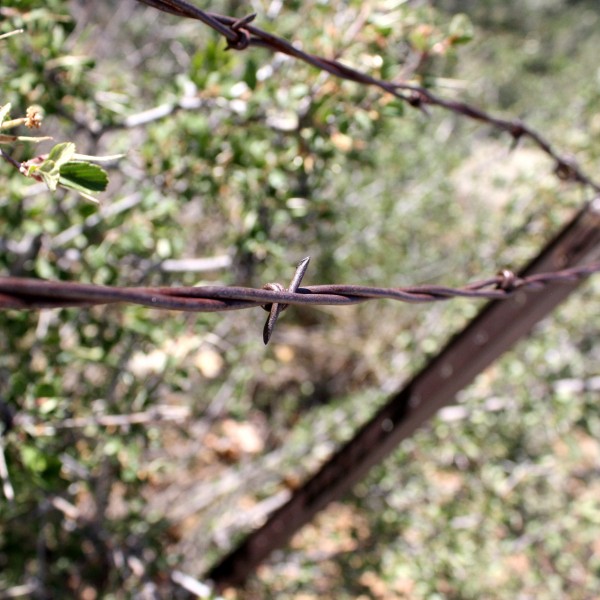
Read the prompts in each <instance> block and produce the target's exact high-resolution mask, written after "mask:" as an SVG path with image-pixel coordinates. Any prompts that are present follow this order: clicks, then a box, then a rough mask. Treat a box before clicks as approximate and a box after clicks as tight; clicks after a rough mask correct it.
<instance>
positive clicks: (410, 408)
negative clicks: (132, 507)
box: [207, 197, 600, 589]
mask: <svg viewBox="0 0 600 600" xmlns="http://www.w3.org/2000/svg"><path fill="white" fill-rule="evenodd" d="M599 258H600V197H598V198H596V199H595V200H593V201H592V202H590V203H589V204H587V205H586V206H585V207H584V208H583V209H582V210H581V211H580V212H579V213H578V214H577V215H576V216H575V217H574V218H573V220H572V221H571V222H570V223H568V224H567V225H566V226H565V227H564V228H563V229H562V230H561V231H560V232H559V233H558V234H557V235H556V236H555V238H554V239H553V240H552V241H551V242H549V243H548V244H547V245H546V246H545V247H544V248H543V249H542V250H541V251H540V253H539V254H538V256H537V257H536V258H535V259H533V260H532V261H531V262H530V263H529V265H527V266H526V267H525V268H524V269H523V270H522V271H521V273H519V275H520V276H529V275H534V274H536V273H540V272H544V271H553V270H559V269H564V268H568V267H575V266H580V265H585V264H589V263H591V262H594V261H595V260H598V259H599ZM579 283H580V282H579V281H576V280H574V281H572V282H565V283H560V284H556V285H552V286H548V287H546V288H543V289H540V290H532V289H521V290H519V291H517V293H516V294H515V295H514V296H513V297H512V298H509V299H506V300H502V301H492V302H490V303H488V304H487V305H486V306H485V307H484V308H483V309H482V310H481V312H480V313H479V314H478V315H477V316H476V317H475V318H474V319H473V320H472V321H470V322H469V323H468V324H467V325H466V327H465V328H464V329H463V330H462V331H461V332H459V333H458V334H457V335H455V336H454V337H453V338H452V339H451V340H450V341H449V342H448V343H447V344H446V346H445V347H444V348H443V349H442V350H441V351H440V352H439V354H438V355H437V356H435V357H434V358H433V359H432V360H431V361H430V362H429V363H428V364H427V365H426V366H425V367H424V368H423V369H422V370H421V371H420V372H419V373H417V375H415V377H414V378H413V379H412V380H411V381H410V382H409V383H408V384H407V385H406V387H404V388H403V389H402V390H400V391H399V392H397V393H396V394H395V395H393V396H392V397H391V398H390V399H389V401H388V402H387V403H386V404H385V405H384V406H383V407H382V408H381V409H380V410H379V411H378V412H377V413H376V414H375V416H374V417H372V418H371V420H370V421H368V422H367V423H366V424H365V425H363V426H362V427H361V428H360V429H359V430H358V431H357V433H356V434H355V435H354V437H353V438H352V439H351V440H350V441H349V442H347V443H346V444H345V445H343V446H342V447H341V448H340V449H339V450H338V451H337V452H336V453H335V454H333V455H332V456H331V458H330V459H329V460H328V461H327V462H326V463H325V464H324V465H323V466H322V467H321V468H320V469H319V470H318V471H317V472H316V473H315V474H314V475H313V476H312V477H311V478H310V479H308V481H306V483H304V485H303V486H302V487H300V488H299V489H297V490H296V491H295V492H294V494H293V495H292V497H291V498H290V499H289V500H288V502H287V503H286V504H284V505H283V506H281V507H280V508H279V509H277V510H276V511H275V512H274V513H273V514H272V515H271V516H270V517H269V518H268V520H267V521H266V522H265V523H264V525H262V526H261V527H260V528H258V529H257V530H255V531H253V532H252V533H250V534H249V535H248V537H247V538H246V539H245V540H244V541H243V542H242V543H241V544H240V545H239V546H238V547H237V548H235V549H234V550H233V551H232V552H231V553H230V554H228V555H227V556H225V557H224V558H223V559H222V560H221V561H220V562H219V563H218V564H217V565H215V566H214V567H213V568H212V569H211V570H210V572H209V573H208V574H207V578H208V579H211V580H212V581H213V582H214V584H215V586H216V587H217V588H219V589H223V588H226V587H230V586H240V585H243V584H244V582H245V581H246V580H247V578H248V577H249V576H250V575H251V574H252V573H253V572H254V571H255V570H256V567H257V566H258V565H259V564H260V563H262V562H263V561H264V560H265V559H266V558H267V557H268V556H269V554H270V553H271V552H273V551H274V550H275V549H277V548H281V547H282V546H283V545H284V544H285V543H286V542H287V541H288V540H289V538H291V536H292V535H293V534H294V533H295V532H296V531H297V530H298V529H300V528H301V527H302V526H303V525H305V524H306V523H308V522H309V521H310V520H311V519H312V518H313V517H314V516H315V515H316V514H317V513H318V512H319V511H321V510H322V509H323V508H325V506H327V504H329V503H330V502H332V501H334V500H338V499H340V498H341V497H342V496H343V495H344V494H345V493H347V492H348V491H349V490H351V488H352V487H353V486H354V485H355V484H356V483H358V482H359V481H360V480H361V479H362V478H363V477H364V476H365V475H366V474H367V472H368V471H369V469H370V468H371V467H372V466H374V465H376V464H378V463H379V462H381V461H382V460H383V459H384V458H385V457H386V456H388V455H389V454H390V453H391V452H392V451H393V450H394V449H395V448H396V447H397V446H398V444H399V443H400V442H401V441H402V440H404V439H406V438H407V437H409V436H411V435H412V434H413V433H414V431H415V430H416V429H417V428H418V427H420V426H421V425H423V423H425V422H426V421H427V420H428V419H430V418H431V417H432V416H433V415H434V414H435V413H436V412H437V411H438V410H439V409H440V408H442V407H444V406H446V405H448V404H451V403H453V401H454V399H455V396H456V394H457V392H459V391H460V390H461V389H463V388H464V387H465V386H467V385H468V384H469V383H470V382H471V381H473V379H474V378H475V377H476V376H477V375H478V374H479V373H481V372H482V371H483V370H484V369H486V368H487V367H488V366H489V365H490V364H491V363H493V362H494V361H495V360H496V359H497V358H498V357H499V356H500V355H501V354H503V353H504V352H506V351H507V350H509V349H510V348H512V346H514V344H515V343H516V342H517V341H518V340H520V339H521V338H523V337H524V336H526V335H527V334H528V333H529V332H530V331H531V329H532V328H533V326H534V325H535V324H536V323H538V322H539V321H540V320H541V319H543V318H544V317H546V316H547V315H549V314H550V313H551V312H552V310H553V309H554V308H555V307H556V306H557V305H558V304H560V303H561V302H562V301H563V300H564V299H566V298H567V297H568V296H569V294H571V292H573V291H574V290H575V288H576V287H577V286H578V285H579Z"/></svg>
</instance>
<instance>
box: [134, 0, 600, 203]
mask: <svg viewBox="0 0 600 600" xmlns="http://www.w3.org/2000/svg"><path fill="white" fill-rule="evenodd" d="M137 1H138V2H140V3H142V4H146V5H148V6H151V7H152V8H156V9H158V10H161V11H163V12H166V13H169V14H172V15H176V16H179V17H184V18H190V19H197V20H199V21H202V22H203V23H205V24H206V25H208V26H209V27H211V28H212V29H214V30H215V31H216V32H217V33H219V34H220V35H222V36H223V37H225V39H226V40H227V47H228V48H231V49H235V50H245V49H246V48H248V47H249V46H260V47H263V48H268V49H270V50H272V51H273V52H280V53H282V54H286V55H288V56H291V57H294V58H296V59H298V60H301V61H303V62H305V63H307V64H309V65H312V66H313V67H315V68H317V69H319V70H321V71H326V72H328V73H330V74H331V75H334V76H335V77H338V78H340V79H346V80H348V81H354V82H356V83H359V84H362V85H368V86H375V87H378V88H379V89H381V90H383V91H384V92H387V93H389V94H391V95H393V96H395V97H396V98H398V99H399V100H401V101H403V102H406V103H407V104H409V105H410V106H412V107H414V108H419V109H422V110H424V109H425V107H426V106H428V105H429V106H438V107H440V108H443V109H445V110H448V111H450V112H453V113H455V114H458V115H462V116H464V117H466V118H469V119H472V120H475V121H480V122H483V123H487V124H488V125H490V126H492V127H494V128H495V129H498V130H501V131H505V132H507V133H509V134H510V135H511V136H512V138H513V139H514V140H515V142H518V141H519V140H520V139H523V138H528V139H529V140H530V141H532V142H533V143H534V144H535V145H536V146H537V147H538V148H540V149H541V150H542V151H543V152H544V153H545V154H547V155H548V156H550V157H551V158H552V159H553V161H554V163H555V168H554V172H555V174H556V175H557V177H558V178H559V179H561V180H564V181H574V182H577V183H580V184H582V185H586V186H589V187H590V188H592V189H593V190H594V191H595V192H600V184H599V183H597V182H595V181H594V180H593V179H592V178H591V177H590V176H588V175H587V174H586V173H584V171H583V170H582V169H581V168H580V167H579V165H578V164H577V162H576V161H575V160H574V159H573V158H572V157H568V156H563V155H561V154H560V153H559V152H557V151H556V150H555V149H554V147H553V146H552V145H551V144H550V142H549V141H548V140H547V139H546V138H545V137H544V136H542V135H541V134H540V133H539V132H538V131H536V130H535V129H533V128H532V127H530V126H529V125H527V124H526V123H524V122H523V121H521V120H518V119H503V118H500V117H496V116H494V115H492V114H491V113H488V112H486V111H484V110H482V109H480V108H477V107H475V106H472V105H470V104H468V103H466V102H462V101H459V100H451V99H448V98H443V97H441V96H438V95H436V94H434V93H433V92H432V91H431V90H429V89H427V88H424V87H422V86H419V85H414V84H412V83H399V82H391V81H385V80H383V79H378V78H377V77H373V76H371V75H369V74H368V73H365V72H363V71H358V70H357V69H354V68H352V67H349V66H347V65H344V64H343V63H341V62H339V61H338V60H334V59H328V58H324V57H321V56H317V55H315V54H311V53H309V52H304V51H303V50H301V49H300V48H298V47H297V46H295V45H293V44H292V43H290V42H289V41H287V40H286V39H284V38H282V37H279V36H277V35H275V34H272V33H269V32H267V31H264V30H263V29H260V28H259V27H256V26H255V25H252V24H251V21H252V20H254V18H255V15H249V16H248V17H245V18H242V19H235V18H233V17H228V16H225V15H220V14H216V13H212V12H207V11H204V10H202V9H200V8H198V7H196V6H194V5H193V4H190V3H189V2H186V1H185V0H137Z"/></svg>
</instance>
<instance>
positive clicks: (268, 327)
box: [263, 256, 310, 346]
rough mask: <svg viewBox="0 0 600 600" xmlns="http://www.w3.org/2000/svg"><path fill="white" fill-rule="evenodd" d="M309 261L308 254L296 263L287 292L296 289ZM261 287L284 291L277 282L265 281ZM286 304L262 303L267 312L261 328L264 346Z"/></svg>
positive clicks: (293, 291)
mask: <svg viewBox="0 0 600 600" xmlns="http://www.w3.org/2000/svg"><path fill="white" fill-rule="evenodd" d="M309 262H310V256H307V257H306V258H303V259H302V260H301V261H300V262H299V263H298V266H297V267H296V272H295V273H294V277H293V279H292V281H291V283H290V287H289V288H288V289H287V291H288V292H292V293H295V292H296V291H297V290H298V288H299V287H300V284H301V283H302V278H303V277H304V274H305V273H306V269H308V263H309ZM263 289H265V290H273V291H276V292H283V291H285V290H284V289H283V287H282V286H281V285H280V284H279V283H267V284H266V285H264V286H263ZM288 306H289V304H278V303H277V302H274V303H273V304H263V308H264V309H265V310H266V311H267V312H268V313H269V317H268V319H267V322H266V323H265V328H264V329H263V342H264V343H265V346H266V345H267V344H268V343H269V340H270V339H271V336H272V335H273V331H274V330H275V325H276V324H277V319H278V318H279V314H280V313H282V312H283V311H284V310H285V309H286V308H287V307H288Z"/></svg>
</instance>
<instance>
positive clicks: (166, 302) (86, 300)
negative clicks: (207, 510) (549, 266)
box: [0, 257, 600, 343]
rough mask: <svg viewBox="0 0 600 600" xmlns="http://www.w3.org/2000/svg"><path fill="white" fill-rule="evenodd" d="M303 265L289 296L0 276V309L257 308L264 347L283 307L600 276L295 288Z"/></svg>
mask: <svg viewBox="0 0 600 600" xmlns="http://www.w3.org/2000/svg"><path fill="white" fill-rule="evenodd" d="M307 265H308V257H307V258H305V259H303V260H302V261H301V262H300V264H299V265H298V268H297V269H296V275H295V276H294V279H293V281H292V284H291V285H290V288H289V290H290V291H287V290H286V289H285V288H284V287H283V286H281V285H280V284H267V285H266V286H265V287H264V288H262V289H258V288H247V287H236V286H199V287H170V288H169V287H109V286H101V285H94V284H84V283H72V282H66V281H46V280H42V279H30V278H19V277H0V310H8V309H20V310H26V309H34V310H38V309H43V308H68V307H78V308H85V307H90V306H96V305H104V304H118V303H123V304H137V305H141V306H147V307H151V308H158V309H165V310H175V311H187V312H220V311H228V310H240V309H245V308H256V307H262V308H264V309H265V310H267V311H269V313H270V315H269V319H268V320H267V325H266V326H265V331H264V333H263V339H264V341H265V343H267V342H268V341H269V337H270V335H271V333H272V332H273V328H274V326H275V322H276V319H277V316H278V315H279V313H280V312H281V310H283V309H285V308H287V306H288V305H312V306H316V305H321V306H323V305H328V306H347V305H351V304H358V303H360V302H366V301H368V300H375V299H389V300H397V301H400V302H409V303H425V302H439V301H442V300H449V299H451V298H471V299H483V300H502V299H505V298H509V297H511V296H512V295H513V294H514V293H515V292H517V291H519V290H523V289H527V290H538V289H542V288H544V287H546V286H548V285H553V284H559V283H569V282H573V281H577V280H580V279H583V278H585V277H587V276H588V275H591V274H593V273H598V272H600V263H593V264H589V265H583V266H577V267H572V268H569V269H563V270H560V271H553V272H549V273H538V274H535V275H530V276H526V277H519V276H517V275H515V274H514V273H513V272H512V271H509V270H504V271H502V272H500V273H499V274H498V275H495V276H494V277H489V278H488V279H482V280H479V281H474V282H472V283H469V284H467V285H464V286H462V287H454V288H453V287H445V286H440V285H417V286H408V287H397V288H385V287H372V286H364V285H340V284H327V285H311V286H306V287H297V286H299V283H300V280H301V279H302V275H303V274H304V271H305V270H306V267H307ZM294 289H295V291H294ZM273 315H275V316H273Z"/></svg>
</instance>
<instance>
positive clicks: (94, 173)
mask: <svg viewBox="0 0 600 600" xmlns="http://www.w3.org/2000/svg"><path fill="white" fill-rule="evenodd" d="M10 110H11V105H10V103H8V104H5V105H4V106H0V146H1V145H2V144H13V143H15V142H34V143H38V142H42V141H45V140H50V139H52V138H51V137H48V136H24V135H10V134H7V133H3V132H5V131H8V130H11V129H14V128H16V127H19V126H25V127H27V128H28V129H39V128H40V127H41V125H42V120H43V113H42V109H41V108H40V107H39V106H30V107H29V108H28V109H27V111H26V113H25V116H24V117H19V118H16V119H11V118H9V117H10ZM0 157H1V158H3V159H4V160H5V161H6V162H8V163H9V164H10V165H12V166H13V167H15V169H17V170H18V171H19V173H21V174H22V175H24V176H25V177H31V178H32V179H35V180H36V181H43V182H44V183H45V184H46V185H47V186H48V189H50V190H51V191H56V188H57V187H59V186H60V187H63V188H66V189H71V190H74V191H76V192H77V193H78V194H79V195H81V196H83V197H84V198H86V199H87V200H90V201H92V202H96V203H97V202H98V199H97V198H96V197H95V196H94V194H96V193H99V192H103V191H104V190H105V189H106V187H107V185H108V174H107V173H106V171H105V170H104V169H103V168H102V167H100V166H99V165H97V164H94V162H98V161H103V160H113V159H114V158H118V157H114V156H111V157H95V156H87V155H84V154H77V152H76V148H75V144H74V143H73V142H62V143H60V144H56V145H55V146H54V147H53V148H52V149H51V150H50V152H49V153H48V154H42V155H39V156H36V157H34V158H31V159H29V160H26V161H23V162H19V161H17V160H15V159H14V158H13V157H12V156H11V155H10V154H9V153H7V152H5V151H4V150H3V149H2V148H1V147H0ZM91 161H93V162H91Z"/></svg>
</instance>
